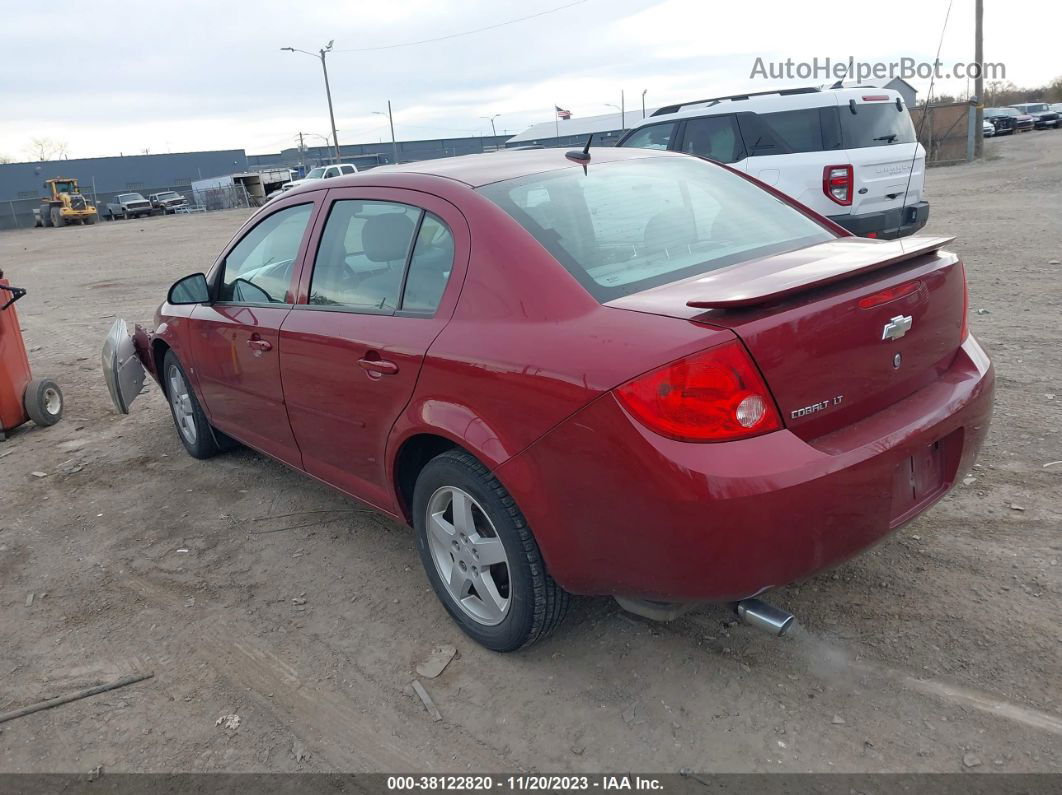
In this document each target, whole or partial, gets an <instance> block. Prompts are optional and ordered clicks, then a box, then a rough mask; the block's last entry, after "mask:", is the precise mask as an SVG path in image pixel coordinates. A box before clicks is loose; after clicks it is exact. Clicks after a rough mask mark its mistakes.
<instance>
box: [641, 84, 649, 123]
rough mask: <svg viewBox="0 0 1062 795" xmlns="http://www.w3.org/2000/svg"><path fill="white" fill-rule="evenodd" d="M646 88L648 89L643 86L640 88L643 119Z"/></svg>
mask: <svg viewBox="0 0 1062 795" xmlns="http://www.w3.org/2000/svg"><path fill="white" fill-rule="evenodd" d="M648 90H649V89H648V88H643V89H642V118H643V119H644V118H645V92H646V91H648Z"/></svg>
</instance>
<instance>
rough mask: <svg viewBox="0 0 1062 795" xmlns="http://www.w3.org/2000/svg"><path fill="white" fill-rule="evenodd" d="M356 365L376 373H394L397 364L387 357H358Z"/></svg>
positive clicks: (396, 370)
mask: <svg viewBox="0 0 1062 795" xmlns="http://www.w3.org/2000/svg"><path fill="white" fill-rule="evenodd" d="M358 367H360V368H361V369H362V370H365V371H366V372H368V373H370V374H376V375H394V374H395V373H397V372H398V365H397V364H395V363H394V362H391V361H388V360H387V359H358Z"/></svg>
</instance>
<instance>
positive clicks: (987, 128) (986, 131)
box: [981, 119, 996, 138]
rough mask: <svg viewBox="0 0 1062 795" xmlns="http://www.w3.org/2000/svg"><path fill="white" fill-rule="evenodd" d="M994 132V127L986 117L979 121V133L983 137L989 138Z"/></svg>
mask: <svg viewBox="0 0 1062 795" xmlns="http://www.w3.org/2000/svg"><path fill="white" fill-rule="evenodd" d="M995 134H996V128H995V126H994V125H993V124H992V122H990V121H989V120H988V119H985V120H984V121H982V122H981V135H983V136H984V137H985V138H991V137H992V136H994V135H995Z"/></svg>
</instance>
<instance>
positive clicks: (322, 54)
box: [280, 39, 340, 163]
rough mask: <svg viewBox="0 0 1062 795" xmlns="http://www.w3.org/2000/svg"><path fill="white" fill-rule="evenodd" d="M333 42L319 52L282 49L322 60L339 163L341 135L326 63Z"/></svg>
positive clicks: (333, 141) (294, 48) (292, 48)
mask: <svg viewBox="0 0 1062 795" xmlns="http://www.w3.org/2000/svg"><path fill="white" fill-rule="evenodd" d="M333 44H335V39H333V40H332V41H330V42H328V44H327V45H326V46H324V47H322V48H321V49H320V50H318V51H317V53H312V52H307V51H306V50H300V49H297V48H296V47H281V48H280V49H281V50H286V51H287V52H301V53H302V54H303V55H312V56H313V57H314V58H317V59H318V60H320V62H321V71H322V72H323V73H324V81H325V96H326V97H328V119H329V121H331V122H332V143H333V145H334V147H335V157H336V160H335V162H337V163H338V162H339V161H340V155H339V135H338V133H337V132H336V115H335V113H334V112H333V110H332V88H331V86H329V84H328V64H326V63H325V56H327V55H328V53H329V52H331V50H332V45H333Z"/></svg>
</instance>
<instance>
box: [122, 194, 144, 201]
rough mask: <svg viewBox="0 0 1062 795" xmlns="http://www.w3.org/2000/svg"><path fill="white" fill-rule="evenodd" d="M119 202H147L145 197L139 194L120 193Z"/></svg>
mask: <svg viewBox="0 0 1062 795" xmlns="http://www.w3.org/2000/svg"><path fill="white" fill-rule="evenodd" d="M118 201H120V202H137V201H140V202H142V201H145V199H144V197H143V196H141V195H140V194H139V193H120V194H118Z"/></svg>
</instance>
